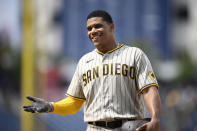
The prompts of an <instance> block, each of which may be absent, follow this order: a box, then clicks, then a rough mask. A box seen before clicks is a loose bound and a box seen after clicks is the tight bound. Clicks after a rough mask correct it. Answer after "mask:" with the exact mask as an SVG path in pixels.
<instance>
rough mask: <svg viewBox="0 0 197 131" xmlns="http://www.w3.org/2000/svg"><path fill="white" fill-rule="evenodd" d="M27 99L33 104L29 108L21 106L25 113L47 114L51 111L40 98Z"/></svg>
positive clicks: (47, 103)
mask: <svg viewBox="0 0 197 131" xmlns="http://www.w3.org/2000/svg"><path fill="white" fill-rule="evenodd" d="M26 98H27V99H29V100H30V101H33V104H31V105H29V106H23V109H24V111H26V112H32V113H48V112H51V111H52V110H53V106H52V105H51V104H50V103H49V102H47V101H45V100H43V99H40V98H36V97H32V96H27V97H26Z"/></svg>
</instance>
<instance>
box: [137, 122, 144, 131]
mask: <svg viewBox="0 0 197 131" xmlns="http://www.w3.org/2000/svg"><path fill="white" fill-rule="evenodd" d="M145 130H146V124H144V125H142V126H140V127H138V128H137V129H136V131H145Z"/></svg>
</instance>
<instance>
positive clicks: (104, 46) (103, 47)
mask: <svg viewBox="0 0 197 131" xmlns="http://www.w3.org/2000/svg"><path fill="white" fill-rule="evenodd" d="M116 47H117V44H116V42H115V41H114V42H112V43H108V44H101V45H100V46H97V47H96V48H97V49H98V50H99V51H100V52H102V53H107V52H108V51H110V50H113V49H115V48H116Z"/></svg>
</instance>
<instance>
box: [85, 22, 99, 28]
mask: <svg viewBox="0 0 197 131" xmlns="http://www.w3.org/2000/svg"><path fill="white" fill-rule="evenodd" d="M94 26H100V27H101V26H103V24H101V23H96V24H93V25H90V26H87V29H90V28H91V27H94Z"/></svg>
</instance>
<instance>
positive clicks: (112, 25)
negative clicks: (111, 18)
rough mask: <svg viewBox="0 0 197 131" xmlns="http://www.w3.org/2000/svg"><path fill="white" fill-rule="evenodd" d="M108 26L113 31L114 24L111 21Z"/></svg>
mask: <svg viewBox="0 0 197 131" xmlns="http://www.w3.org/2000/svg"><path fill="white" fill-rule="evenodd" d="M110 28H111V31H114V24H113V23H112V24H111V25H110Z"/></svg>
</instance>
